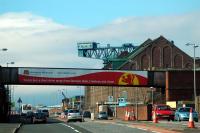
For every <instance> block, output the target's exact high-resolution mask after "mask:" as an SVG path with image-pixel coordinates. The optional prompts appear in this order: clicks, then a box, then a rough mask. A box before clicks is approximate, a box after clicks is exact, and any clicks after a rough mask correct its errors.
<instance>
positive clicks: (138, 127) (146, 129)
mask: <svg viewBox="0 0 200 133" xmlns="http://www.w3.org/2000/svg"><path fill="white" fill-rule="evenodd" d="M137 129H140V130H145V131H146V130H147V129H145V128H139V127H138V128H137Z"/></svg>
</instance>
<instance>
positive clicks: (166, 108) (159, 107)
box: [158, 106, 171, 110]
mask: <svg viewBox="0 0 200 133" xmlns="http://www.w3.org/2000/svg"><path fill="white" fill-rule="evenodd" d="M158 110H171V108H170V107H169V106H158Z"/></svg>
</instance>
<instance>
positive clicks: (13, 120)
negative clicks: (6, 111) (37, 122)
mask: <svg viewBox="0 0 200 133" xmlns="http://www.w3.org/2000/svg"><path fill="white" fill-rule="evenodd" d="M20 127H21V121H20V117H19V116H17V115H14V116H11V117H10V122H9V123H0V133H16V132H17V130H18V129H19V128H20Z"/></svg>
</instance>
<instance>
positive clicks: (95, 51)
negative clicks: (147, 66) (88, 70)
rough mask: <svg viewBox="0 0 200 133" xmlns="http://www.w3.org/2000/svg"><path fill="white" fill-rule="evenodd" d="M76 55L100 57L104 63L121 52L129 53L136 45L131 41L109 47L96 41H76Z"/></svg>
mask: <svg viewBox="0 0 200 133" xmlns="http://www.w3.org/2000/svg"><path fill="white" fill-rule="evenodd" d="M77 46H78V56H79V57H86V58H94V59H101V60H103V61H104V64H105V65H106V64H107V63H108V62H109V60H110V59H115V58H117V57H119V56H120V55H121V54H122V53H123V52H125V51H126V52H128V53H131V52H133V51H134V50H135V48H136V47H137V46H134V45H133V44H132V43H124V44H122V46H120V47H111V46H110V44H107V46H106V47H101V46H100V44H99V43H97V42H80V43H77Z"/></svg>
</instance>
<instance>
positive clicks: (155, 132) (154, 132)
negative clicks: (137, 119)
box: [151, 131, 160, 133]
mask: <svg viewBox="0 0 200 133" xmlns="http://www.w3.org/2000/svg"><path fill="white" fill-rule="evenodd" d="M151 132H153V133H160V132H157V131H151Z"/></svg>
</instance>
